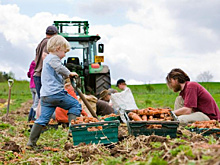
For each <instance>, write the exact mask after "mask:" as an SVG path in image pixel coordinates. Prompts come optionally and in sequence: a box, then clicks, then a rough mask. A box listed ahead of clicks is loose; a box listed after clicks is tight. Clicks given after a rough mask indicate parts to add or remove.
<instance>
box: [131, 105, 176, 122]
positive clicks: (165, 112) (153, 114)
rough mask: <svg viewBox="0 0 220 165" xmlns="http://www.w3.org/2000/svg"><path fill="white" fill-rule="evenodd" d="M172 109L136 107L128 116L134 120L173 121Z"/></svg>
mask: <svg viewBox="0 0 220 165" xmlns="http://www.w3.org/2000/svg"><path fill="white" fill-rule="evenodd" d="M170 111H171V110H170V109H163V108H152V107H148V108H145V109H135V110H132V111H131V112H129V113H128V117H129V118H130V119H131V120H133V121H171V120H172V119H173V117H172V116H171V113H170Z"/></svg>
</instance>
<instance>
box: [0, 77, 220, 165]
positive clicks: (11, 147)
mask: <svg viewBox="0 0 220 165" xmlns="http://www.w3.org/2000/svg"><path fill="white" fill-rule="evenodd" d="M202 85H203V86H204V87H205V88H206V89H207V90H208V91H209V92H210V93H211V94H212V96H213V97H214V99H215V100H216V102H217V104H218V106H219V107H220V88H219V86H220V83H202ZM129 87H130V88H131V90H132V92H133V95H134V97H135V100H136V103H137V106H138V107H139V108H146V107H160V108H164V107H169V108H171V109H173V104H174V101H175V98H176V96H177V93H173V92H172V91H170V90H169V89H168V88H167V86H166V84H146V85H130V86H129ZM113 88H115V87H114V86H113ZM0 89H1V90H0V164H108V165H116V164H127V165H134V164H135V165H136V164H140V165H144V164H152V165H153V164H155V165H156V164H157V165H159V164H164V165H165V164H219V163H220V140H219V138H218V137H216V136H202V135H200V134H195V133H191V132H189V131H187V130H185V129H184V128H183V127H179V128H178V134H177V138H170V137H169V136H167V137H160V136H155V135H151V136H139V137H136V138H135V137H133V136H129V135H128V133H127V129H126V128H127V127H126V126H125V125H122V126H120V127H119V142H118V143H117V144H114V145H110V146H106V145H101V144H98V145H92V144H91V145H84V144H82V145H79V146H73V141H72V137H69V136H68V128H63V127H62V126H59V128H58V129H57V130H55V129H49V130H47V131H45V132H44V133H43V134H41V137H40V139H39V141H38V145H39V146H38V147H37V148H35V149H33V150H27V149H26V148H25V145H26V143H27V140H28V137H29V134H30V132H29V130H30V128H29V126H28V125H27V122H26V121H27V115H28V112H29V109H30V106H31V104H32V102H31V93H30V90H29V83H28V82H26V81H16V82H15V83H14V85H13V87H12V95H11V104H10V112H9V116H8V118H7V120H6V121H5V114H6V110H7V106H6V103H7V101H6V100H7V98H8V84H7V83H0ZM5 102H6V103H5Z"/></svg>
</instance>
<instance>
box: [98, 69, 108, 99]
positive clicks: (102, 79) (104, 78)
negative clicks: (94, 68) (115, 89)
mask: <svg viewBox="0 0 220 165" xmlns="http://www.w3.org/2000/svg"><path fill="white" fill-rule="evenodd" d="M109 88H111V77H110V72H108V73H106V74H98V75H96V91H95V95H96V96H97V97H99V94H100V92H101V91H103V90H104V89H109Z"/></svg>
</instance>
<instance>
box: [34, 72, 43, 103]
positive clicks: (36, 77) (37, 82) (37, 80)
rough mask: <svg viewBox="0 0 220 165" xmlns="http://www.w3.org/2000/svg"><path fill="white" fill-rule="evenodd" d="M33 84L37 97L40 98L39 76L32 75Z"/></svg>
mask: <svg viewBox="0 0 220 165" xmlns="http://www.w3.org/2000/svg"><path fill="white" fill-rule="evenodd" d="M34 84H35V88H36V91H37V95H38V98H39V99H40V88H41V86H42V85H41V77H40V76H34Z"/></svg>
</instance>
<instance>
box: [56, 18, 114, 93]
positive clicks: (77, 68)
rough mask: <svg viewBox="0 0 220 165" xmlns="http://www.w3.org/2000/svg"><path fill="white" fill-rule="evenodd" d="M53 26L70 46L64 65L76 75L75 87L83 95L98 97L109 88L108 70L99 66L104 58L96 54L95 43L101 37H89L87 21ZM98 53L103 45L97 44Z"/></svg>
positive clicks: (103, 66) (101, 50)
mask: <svg viewBox="0 0 220 165" xmlns="http://www.w3.org/2000/svg"><path fill="white" fill-rule="evenodd" d="M54 25H55V26H56V27H57V29H58V32H59V35H62V36H63V37H65V38H66V40H67V41H68V42H69V43H70V46H71V50H70V52H68V53H67V54H66V56H67V58H66V59H64V65H65V66H66V67H67V68H68V69H69V70H70V71H73V72H76V73H78V75H79V78H78V80H77V85H78V87H79V88H80V89H81V91H82V92H83V93H87V94H93V95H95V96H97V97H99V94H100V92H101V91H102V90H104V89H108V88H110V87H111V78H110V69H109V67H108V66H107V65H102V64H101V63H102V62H104V56H98V53H97V41H98V40H99V39H100V38H101V37H100V36H99V35H89V23H88V21H54ZM74 31H76V33H74ZM98 52H99V53H103V52H104V45H103V44H98Z"/></svg>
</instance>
